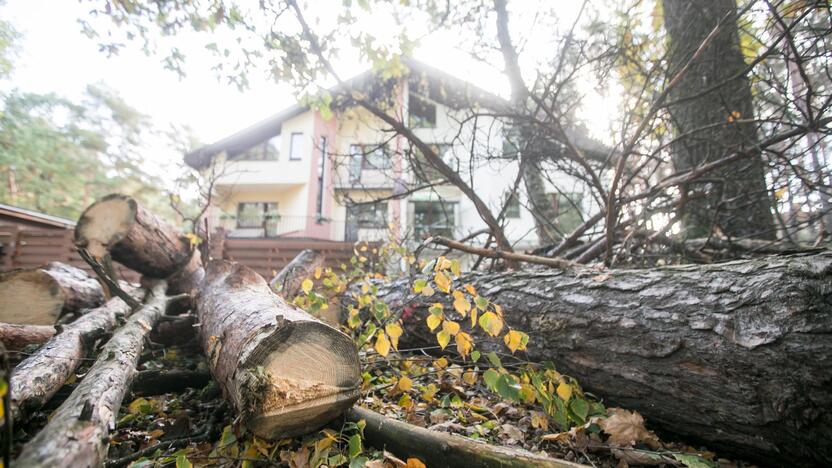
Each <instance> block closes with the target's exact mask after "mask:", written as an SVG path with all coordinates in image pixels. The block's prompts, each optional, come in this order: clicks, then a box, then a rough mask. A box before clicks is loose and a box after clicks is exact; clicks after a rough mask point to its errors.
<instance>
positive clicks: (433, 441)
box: [346, 406, 584, 468]
mask: <svg viewBox="0 0 832 468" xmlns="http://www.w3.org/2000/svg"><path fill="white" fill-rule="evenodd" d="M346 418H347V420H348V421H352V422H358V421H361V420H364V421H366V423H367V425H366V427H364V437H366V438H367V441H369V442H370V443H371V444H373V446H375V447H383V448H385V449H386V450H390V451H391V452H393V454H394V455H396V456H398V457H399V458H402V459H405V458H418V459H419V460H421V461H422V463H424V464H425V465H426V466H430V467H432V468H433V467H477V468H492V467H493V468H520V467H545V468H579V467H582V466H584V465H579V464H577V463H571V462H568V461H565V460H558V459H555V458H550V457H544V456H541V455H537V454H535V453H532V452H529V451H528V450H523V449H519V448H512V447H503V446H500V445H491V444H488V443H485V442H480V441H476V440H474V439H469V438H468V437H463V436H460V435H456V434H445V433H442V432H436V431H431V430H428V429H425V428H423V427H419V426H414V425H412V424H407V423H405V422H402V421H397V420H395V419H390V418H386V417H384V416H382V415H380V414H378V413H376V412H375V411H370V410H368V409H364V408H361V407H358V406H353V407H352V408H350V409H349V410H347V413H346Z"/></svg>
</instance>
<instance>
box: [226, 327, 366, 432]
mask: <svg viewBox="0 0 832 468" xmlns="http://www.w3.org/2000/svg"><path fill="white" fill-rule="evenodd" d="M266 333H269V334H268V336H266V337H264V338H263V339H262V340H259V342H258V345H257V347H256V348H255V349H254V350H253V351H252V352H251V354H249V356H248V358H247V359H246V361H245V369H238V370H237V372H244V373H247V374H248V375H247V376H246V377H245V378H241V379H238V385H239V386H240V387H241V388H238V389H237V390H238V392H239V393H238V395H241V397H243V398H242V399H243V405H242V406H243V407H244V408H247V412H248V413H249V417H250V418H251V419H250V420H249V422H248V427H249V428H250V429H251V430H252V431H253V432H254V433H255V434H257V435H258V436H261V437H266V438H271V439H275V438H280V437H291V436H294V435H300V434H305V433H308V432H310V431H312V430H315V429H317V428H318V427H320V426H321V425H323V424H325V423H326V422H327V421H330V420H332V419H333V418H334V417H336V416H337V415H338V414H340V413H341V412H343V411H344V410H345V409H347V408H349V407H350V406H352V404H353V403H355V401H356V400H357V399H358V396H359V387H360V384H361V372H360V367H359V362H358V357H357V354H356V352H355V344H353V342H352V341H351V340H350V339H349V338H348V337H347V336H346V335H344V334H343V333H340V332H339V331H337V330H335V329H333V328H332V327H330V326H328V325H325V324H323V323H320V322H313V321H298V322H293V323H291V324H287V325H284V326H280V327H278V328H277V329H274V330H272V331H269V332H266ZM310 362H316V365H314V366H310V365H309V363H310ZM246 399H247V400H248V401H245V400H246Z"/></svg>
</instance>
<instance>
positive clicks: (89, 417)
mask: <svg viewBox="0 0 832 468" xmlns="http://www.w3.org/2000/svg"><path fill="white" fill-rule="evenodd" d="M165 288H166V284H165V283H164V281H160V282H158V283H157V284H155V285H154V286H153V287H152V289H151V294H150V297H149V298H148V300H147V301H146V303H145V305H144V306H142V308H141V309H139V310H138V311H136V313H134V314H133V315H131V316H130V318H129V319H128V320H127V323H125V325H124V326H123V327H121V328H119V329H118V330H117V331H116V332H115V333H114V334H113V337H112V338H111V339H110V340H109V341H108V342H107V344H106V345H104V347H103V348H102V350H101V355H100V356H99V357H98V359H97V360H96V361H95V364H93V366H92V367H91V368H90V370H89V371H88V372H87V374H86V376H85V377H84V380H83V381H81V383H80V384H78V386H77V387H76V388H75V390H74V391H73V392H72V394H71V395H70V396H69V398H67V399H66V401H64V403H63V404H61V406H60V407H58V409H56V410H55V412H53V413H52V415H51V417H50V420H49V423H48V424H47V425H46V427H44V428H43V429H42V430H41V431H40V432H38V434H37V435H36V436H35V437H33V438H32V439H31V440H30V441H29V442H28V443H27V444H26V445H25V446H24V447H23V451H22V452H21V454H20V457H18V459H17V460H16V461H15V466H25V467H48V468H54V467H57V466H78V467H93V466H101V465H103V463H104V459H105V458H106V456H107V446H108V437H107V435H108V433H109V430H110V428H111V427H114V426H115V423H116V416H117V415H118V409H119V407H120V406H121V401H122V399H123V398H124V394H125V393H126V392H127V389H128V388H130V382H131V380H132V378H133V375H134V374H135V373H136V364H137V363H138V360H139V355H140V354H141V352H142V348H143V345H144V341H145V337H146V336H147V334H148V333H149V332H150V330H151V329H152V328H153V326H154V325H155V324H156V322H157V321H158V320H159V318H160V317H162V315H164V313H165V307H166V302H167V297H166V296H165Z"/></svg>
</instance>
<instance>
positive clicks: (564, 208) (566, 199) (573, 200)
mask: <svg viewBox="0 0 832 468" xmlns="http://www.w3.org/2000/svg"><path fill="white" fill-rule="evenodd" d="M582 201H583V195H581V194H580V193H569V192H565V193H553V194H552V204H553V205H554V208H555V212H556V213H557V218H556V219H555V223H556V224H557V225H558V228H560V230H561V232H565V233H569V232H572V231H574V230H575V228H577V227H578V226H580V225H581V222H582V220H581V211H580V210H581V202H582Z"/></svg>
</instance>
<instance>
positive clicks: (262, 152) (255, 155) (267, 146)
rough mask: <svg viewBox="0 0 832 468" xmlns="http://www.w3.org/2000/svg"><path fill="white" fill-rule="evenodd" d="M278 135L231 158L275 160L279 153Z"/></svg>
mask: <svg viewBox="0 0 832 468" xmlns="http://www.w3.org/2000/svg"><path fill="white" fill-rule="evenodd" d="M278 148H280V135H277V136H274V137H272V138H270V139H268V140H266V141H265V142H263V143H260V144H258V145H257V146H252V147H251V148H249V149H247V150H246V151H245V152H243V153H240V154H238V155H236V156H234V157H232V158H231V159H233V160H240V161H277V160H278V157H279V155H280V150H279V149H278Z"/></svg>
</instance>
